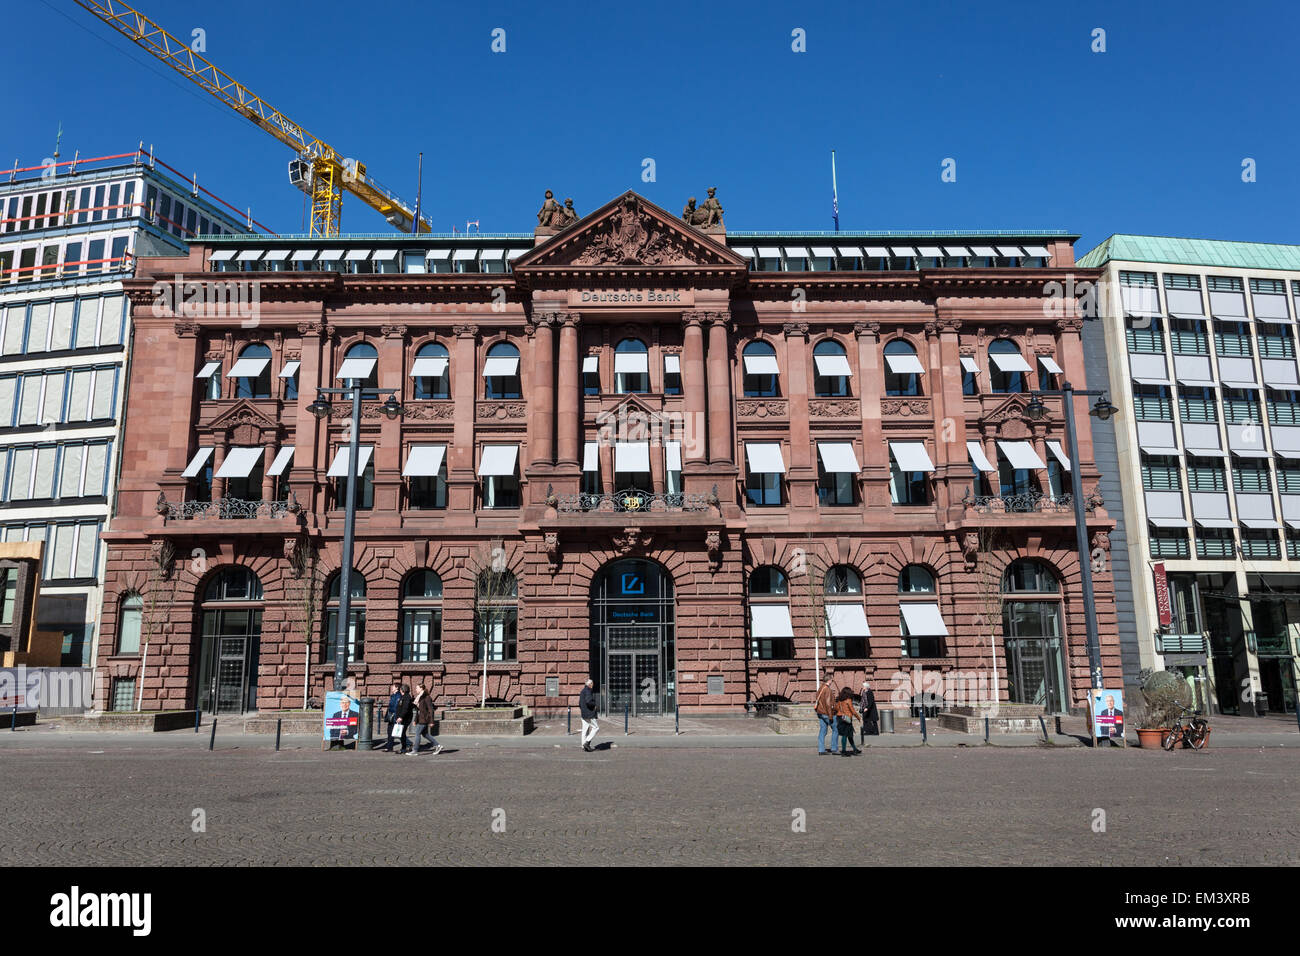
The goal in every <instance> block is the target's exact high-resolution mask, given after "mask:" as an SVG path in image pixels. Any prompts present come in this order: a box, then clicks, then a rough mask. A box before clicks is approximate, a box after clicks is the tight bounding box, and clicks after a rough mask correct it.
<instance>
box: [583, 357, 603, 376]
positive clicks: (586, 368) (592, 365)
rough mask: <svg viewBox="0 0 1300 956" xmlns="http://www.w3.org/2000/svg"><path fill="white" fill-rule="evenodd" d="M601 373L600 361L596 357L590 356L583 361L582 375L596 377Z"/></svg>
mask: <svg viewBox="0 0 1300 956" xmlns="http://www.w3.org/2000/svg"><path fill="white" fill-rule="evenodd" d="M599 371H600V359H599V357H597V356H595V355H588V356H586V357H585V358H584V359H583V360H582V374H584V375H595V374H596V373H597V372H599Z"/></svg>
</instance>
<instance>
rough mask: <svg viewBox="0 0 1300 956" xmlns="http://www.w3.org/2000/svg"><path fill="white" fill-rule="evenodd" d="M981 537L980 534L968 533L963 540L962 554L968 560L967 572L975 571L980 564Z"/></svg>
mask: <svg viewBox="0 0 1300 956" xmlns="http://www.w3.org/2000/svg"><path fill="white" fill-rule="evenodd" d="M979 553H980V536H979V533H978V532H975V531H967V532H966V534H965V535H963V536H962V539H961V554H962V557H963V558H965V559H966V570H967V571H970V570H973V569H974V567H975V565H976V564H978V563H979Z"/></svg>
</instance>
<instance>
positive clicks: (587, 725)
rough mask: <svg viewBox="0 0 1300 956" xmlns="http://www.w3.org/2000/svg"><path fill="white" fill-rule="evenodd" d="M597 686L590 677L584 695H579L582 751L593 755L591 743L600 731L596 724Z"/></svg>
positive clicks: (583, 691) (584, 687)
mask: <svg viewBox="0 0 1300 956" xmlns="http://www.w3.org/2000/svg"><path fill="white" fill-rule="evenodd" d="M594 686H595V684H594V683H593V681H592V679H591V678H590V677H588V678H587V683H586V684H585V685H584V686H583V688H582V693H580V694H579V695H578V716H579V717H581V718H582V749H583V750H585V751H587V753H591V751H592V749H593V748H592V746H591V742H592V740H594V739H595V737H596V731H598V730H600V727H599V725H598V724H597V723H596V692H595V690H594V689H593V688H594Z"/></svg>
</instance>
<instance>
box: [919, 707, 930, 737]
mask: <svg viewBox="0 0 1300 956" xmlns="http://www.w3.org/2000/svg"><path fill="white" fill-rule="evenodd" d="M929 739H930V734H929V733H928V732H927V731H926V729H925V705H924V704H922V705H921V743H925V742H926V741H928V740H929Z"/></svg>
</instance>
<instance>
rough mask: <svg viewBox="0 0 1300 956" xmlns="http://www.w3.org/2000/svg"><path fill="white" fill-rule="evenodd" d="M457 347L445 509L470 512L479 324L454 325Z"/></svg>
mask: <svg viewBox="0 0 1300 956" xmlns="http://www.w3.org/2000/svg"><path fill="white" fill-rule="evenodd" d="M454 332H455V334H456V347H455V350H454V351H453V352H452V355H451V365H450V372H451V394H452V398H453V399H454V401H453V406H452V407H453V408H454V410H455V417H454V418H453V419H452V421H453V426H452V437H451V447H450V448H448V449H447V508H448V510H449V511H452V512H455V511H462V512H469V511H471V510H472V509H473V507H474V488H475V484H476V482H477V480H478V479H477V478H476V477H475V474H474V420H475V417H476V411H477V400H476V399H477V395H478V387H479V385H478V383H479V375H478V362H477V361H476V359H477V351H478V348H477V346H478V326H476V325H470V324H466V325H458V326H456V327H455V329H454Z"/></svg>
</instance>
